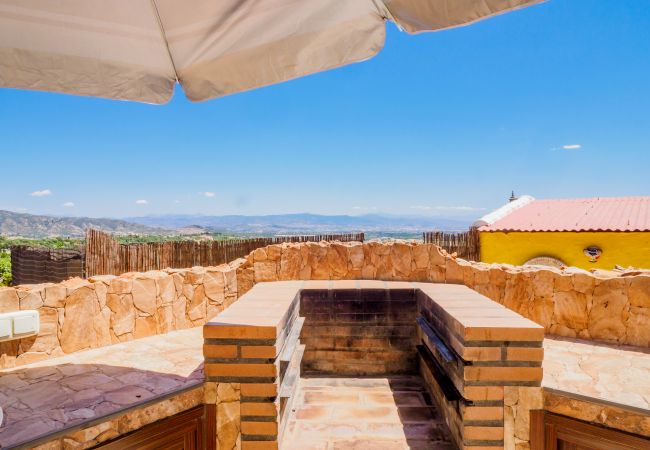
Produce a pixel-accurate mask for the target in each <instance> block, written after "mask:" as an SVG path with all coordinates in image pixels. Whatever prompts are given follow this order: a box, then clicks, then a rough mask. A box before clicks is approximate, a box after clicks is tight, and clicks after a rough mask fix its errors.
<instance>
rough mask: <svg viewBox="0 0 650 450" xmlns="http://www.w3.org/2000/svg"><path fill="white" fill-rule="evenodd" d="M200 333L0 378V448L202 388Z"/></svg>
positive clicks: (107, 349)
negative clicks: (0, 415) (1, 418)
mask: <svg viewBox="0 0 650 450" xmlns="http://www.w3.org/2000/svg"><path fill="white" fill-rule="evenodd" d="M202 343H203V336H202V329H201V327H197V328H192V329H188V330H182V331H174V332H171V333H167V334H165V335H159V336H152V337H148V338H143V339H137V340H134V341H130V342H125V343H121V344H115V345H111V346H108V347H102V348H97V349H93V350H88V351H84V352H79V353H74V354H71V355H67V356H63V357H59V358H54V359H50V360H46V361H42V362H38V363H33V364H29V365H25V366H21V367H19V368H16V369H13V370H12V369H7V370H2V371H0V405H2V409H3V411H4V421H3V423H2V426H1V427H0V448H4V447H8V446H13V445H17V444H19V443H21V442H27V441H31V440H33V439H37V438H39V437H41V436H44V435H48V434H51V433H54V432H58V431H62V430H64V429H69V428H71V427H75V426H78V425H80V424H83V423H85V422H89V421H92V420H93V419H97V418H100V417H105V416H108V415H111V414H114V413H117V412H120V411H124V410H127V409H129V408H132V407H134V406H137V405H140V404H143V403H147V402H150V401H152V400H155V399H158V398H162V397H166V396H168V395H170V394H172V393H175V392H179V391H182V390H184V389H188V388H191V387H193V386H197V385H200V384H202V383H203V352H202Z"/></svg>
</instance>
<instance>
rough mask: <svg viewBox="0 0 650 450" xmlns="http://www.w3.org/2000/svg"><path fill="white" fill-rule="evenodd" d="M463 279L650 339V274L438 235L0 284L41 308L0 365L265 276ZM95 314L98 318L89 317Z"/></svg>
mask: <svg viewBox="0 0 650 450" xmlns="http://www.w3.org/2000/svg"><path fill="white" fill-rule="evenodd" d="M296 279H313V280H343V279H375V280H387V281H406V280H408V281H427V282H440V283H456V284H465V285H466V286H468V287H470V288H472V289H474V290H476V291H477V292H479V293H481V294H483V295H485V296H487V297H489V298H490V299H492V300H495V301H497V302H498V303H501V304H503V305H504V306H506V307H508V308H510V309H512V310H514V311H516V312H518V313H519V314H521V315H523V316H524V317H527V318H529V319H531V320H533V321H535V322H536V323H538V324H540V325H542V326H543V327H544V329H545V330H546V333H547V334H549V335H556V336H564V337H577V338H582V339H591V340H598V341H603V342H609V343H618V344H629V345H636V346H641V347H650V327H649V326H648V324H649V323H650V274H647V273H638V274H634V273H632V274H629V276H620V275H617V274H615V273H612V272H602V271H601V272H598V273H596V274H592V273H589V272H587V271H584V270H580V269H575V268H569V269H565V270H558V269H552V268H542V267H514V266H509V265H494V264H492V265H490V264H483V263H471V262H467V261H464V260H461V259H457V258H455V257H453V256H451V255H448V254H446V253H445V252H444V251H443V250H440V249H439V248H438V247H436V246H434V245H432V244H415V243H410V242H404V241H396V242H373V241H370V242H367V243H363V244H362V243H326V242H320V243H313V242H310V243H299V244H278V245H271V246H268V247H265V248H260V249H257V250H255V251H254V252H252V253H251V254H250V255H249V256H248V257H247V258H246V259H239V260H236V261H233V262H232V263H230V265H222V266H218V267H206V268H203V267H194V268H191V269H168V270H164V271H152V272H146V273H128V274H124V275H121V276H118V277H115V276H98V277H93V278H91V279H89V280H80V279H71V280H68V281H65V282H63V283H59V284H40V285H26V286H18V287H5V288H0V312H6V311H13V310H18V309H37V310H39V312H40V314H41V333H40V334H39V336H36V337H31V338H25V339H21V340H16V341H10V342H5V343H0V368H7V367H14V366H16V365H22V364H26V363H29V362H34V361H38V360H42V359H47V358H51V357H56V356H61V355H63V354H67V353H72V352H76V351H79V350H84V349H88V348H95V347H101V346H104V345H109V344H112V343H116V342H123V341H127V340H130V339H136V338H139V337H144V336H151V335H154V334H162V333H165V332H167V331H170V330H177V329H184V328H189V327H194V326H200V325H203V324H204V323H205V322H206V321H207V320H208V318H209V317H213V316H214V315H216V314H217V313H218V312H220V311H222V310H223V309H224V308H225V307H226V306H228V305H229V304H231V303H232V302H234V301H235V300H236V299H237V298H238V296H240V295H242V294H243V293H244V292H246V291H247V290H249V289H250V288H251V287H252V286H253V285H254V284H255V283H257V282H260V281H276V280H296ZM89 317H92V320H88V318H89Z"/></svg>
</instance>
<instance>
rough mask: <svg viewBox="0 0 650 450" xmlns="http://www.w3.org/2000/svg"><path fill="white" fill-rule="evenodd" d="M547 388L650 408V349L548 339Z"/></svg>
mask: <svg viewBox="0 0 650 450" xmlns="http://www.w3.org/2000/svg"><path fill="white" fill-rule="evenodd" d="M543 368H544V380H543V382H542V386H544V388H550V389H555V390H558V391H563V392H568V393H570V394H576V395H580V396H584V397H590V398H593V399H596V400H601V401H605V402H609V403H615V404H617V405H621V406H627V407H633V408H640V409H643V410H649V411H650V349H647V348H639V347H629V346H621V345H607V344H602V343H597V342H590V341H582V340H577V339H565V338H546V339H544V362H543Z"/></svg>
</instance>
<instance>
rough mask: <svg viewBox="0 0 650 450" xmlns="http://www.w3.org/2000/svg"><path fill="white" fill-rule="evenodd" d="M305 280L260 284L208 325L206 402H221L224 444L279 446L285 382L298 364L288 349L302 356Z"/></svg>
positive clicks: (266, 449) (220, 442)
mask: <svg viewBox="0 0 650 450" xmlns="http://www.w3.org/2000/svg"><path fill="white" fill-rule="evenodd" d="M299 285H300V284H299V283H273V284H265V283H262V284H260V285H257V286H256V287H255V288H253V289H252V290H251V291H249V292H248V293H246V294H245V295H244V296H243V297H242V298H240V300H239V301H238V302H237V303H235V304H233V305H232V306H230V307H229V308H228V309H227V310H226V311H224V312H222V313H221V314H219V315H218V316H216V317H215V318H213V319H212V320H210V322H208V323H207V324H206V325H205V326H204V328H203V337H204V346H203V355H204V357H205V378H206V404H209V405H212V404H214V405H216V422H217V423H216V434H217V436H216V442H217V449H218V450H223V449H228V450H231V449H234V448H241V449H242V450H276V449H277V448H278V441H279V436H280V423H281V415H282V414H281V412H283V411H284V410H285V408H283V406H284V405H285V402H283V400H285V399H283V397H282V396H281V395H280V394H281V388H282V389H285V390H286V387H285V386H283V384H282V382H283V380H284V378H285V375H286V374H287V373H288V372H289V370H288V367H294V366H295V365H296V364H295V362H294V364H288V362H289V361H287V353H288V354H289V360H291V359H292V358H294V357H298V358H299V357H301V354H300V353H299V352H296V351H295V348H296V344H297V334H298V333H299V329H298V330H297V328H299V327H297V326H296V324H299V323H301V322H300V321H299V320H296V319H297V305H298V301H297V299H298V286H299ZM296 355H298V356H296ZM298 365H299V364H298Z"/></svg>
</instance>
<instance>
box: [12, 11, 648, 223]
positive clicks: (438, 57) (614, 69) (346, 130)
mask: <svg viewBox="0 0 650 450" xmlns="http://www.w3.org/2000/svg"><path fill="white" fill-rule="evenodd" d="M0 136H1V139H0V156H1V159H0V161H2V163H1V166H2V179H3V183H2V190H1V192H2V195H0V209H10V210H14V211H26V212H31V213H47V214H59V215H90V216H111V217H125V216H133V215H145V214H161V213H178V214H183V213H201V214H274V213H290V212H313V213H322V214H364V213H389V214H400V215H406V214H409V215H412V214H418V215H440V216H447V217H453V216H464V217H469V216H479V215H481V214H482V213H484V212H485V211H488V210H490V209H493V208H495V207H498V206H500V205H501V204H502V203H503V202H504V201H505V200H506V199H507V197H508V195H509V193H510V190H511V189H514V190H515V191H516V192H517V193H521V194H524V193H526V194H530V195H533V196H536V197H539V198H557V197H589V196H623V195H650V174H649V167H650V8H649V7H648V2H647V0H597V1H595V0H551V1H549V2H547V3H544V4H541V5H538V6H534V7H531V8H528V9H524V10H521V11H517V12H514V13H510V14H506V15H502V16H499V17H496V18H493V19H489V20H486V21H483V22H480V23H478V24H475V25H472V26H469V27H463V28H458V29H453V30H447V31H442V32H437V33H425V34H420V35H417V36H411V35H408V34H406V33H402V32H399V31H397V30H396V29H395V27H394V26H393V25H392V24H389V25H388V35H387V39H386V45H385V48H384V50H383V51H382V52H381V53H380V54H379V55H378V56H377V57H375V58H374V59H371V60H370V61H366V62H363V63H360V64H354V65H351V66H347V67H344V68H341V69H337V70H334V71H330V72H325V73H321V74H317V75H313V76H310V77H306V78H302V79H299V80H295V81H290V82H287V83H283V84H280V85H276V86H271V87H268V88H263V89H258V90H254V91H251V92H247V93H243V94H238V95H234V96H230V97H226V98H223V99H217V100H212V101H209V102H205V103H198V104H197V103H190V102H189V101H187V100H186V99H185V97H184V96H183V93H182V91H181V90H180V89H177V91H176V94H175V96H174V99H173V100H172V101H171V103H169V104H168V105H165V106H151V105H144V104H137V103H131V102H119V101H111V100H102V99H93V98H83V97H75V96H69V95H60V94H50V93H40V92H28V91H18V90H8V89H3V90H0ZM31 194H35V195H31ZM38 194H41V195H38ZM139 200H141V201H140V202H138V201H139ZM71 205H74V206H71Z"/></svg>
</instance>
